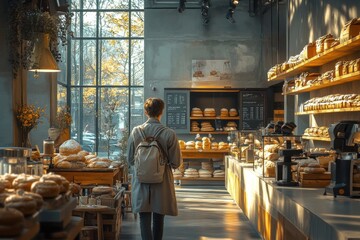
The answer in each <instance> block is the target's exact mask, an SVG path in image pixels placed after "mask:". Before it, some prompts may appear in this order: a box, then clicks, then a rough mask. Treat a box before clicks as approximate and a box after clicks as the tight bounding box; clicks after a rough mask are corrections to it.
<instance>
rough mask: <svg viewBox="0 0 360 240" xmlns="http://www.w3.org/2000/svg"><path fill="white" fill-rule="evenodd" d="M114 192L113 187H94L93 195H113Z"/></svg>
mask: <svg viewBox="0 0 360 240" xmlns="http://www.w3.org/2000/svg"><path fill="white" fill-rule="evenodd" d="M113 192H114V190H113V188H112V187H109V186H97V187H94V188H93V189H92V191H91V193H92V194H95V195H103V194H110V195H111V194H113Z"/></svg>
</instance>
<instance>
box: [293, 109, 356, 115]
mask: <svg viewBox="0 0 360 240" xmlns="http://www.w3.org/2000/svg"><path fill="white" fill-rule="evenodd" d="M340 112H360V108H359V107H353V108H334V109H323V110H313V111H303V112H296V113H295V115H309V114H323V113H340Z"/></svg>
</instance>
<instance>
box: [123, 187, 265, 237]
mask: <svg viewBox="0 0 360 240" xmlns="http://www.w3.org/2000/svg"><path fill="white" fill-rule="evenodd" d="M176 194H177V201H178V208H179V215H178V216H176V217H170V216H166V217H165V226H164V237H163V240H180V239H181V240H192V239H194V240H195V239H200V240H220V239H222V240H235V239H236V240H237V239H239V240H240V239H241V240H249V239H261V237H260V236H259V234H258V233H257V231H256V230H255V229H254V228H253V226H252V225H251V224H250V222H249V221H248V219H247V218H246V216H245V215H244V214H243V213H242V211H241V209H240V208H239V207H238V206H237V205H236V204H235V203H234V202H233V200H232V199H231V197H230V195H229V194H228V193H227V191H226V189H225V188H224V187H223V186H179V187H177V190H176ZM120 239H122V240H123V239H125V240H138V239H139V240H140V239H141V237H140V227H139V218H137V219H136V220H135V219H134V217H133V214H127V215H126V216H125V218H124V220H123V222H122V227H121V238H120Z"/></svg>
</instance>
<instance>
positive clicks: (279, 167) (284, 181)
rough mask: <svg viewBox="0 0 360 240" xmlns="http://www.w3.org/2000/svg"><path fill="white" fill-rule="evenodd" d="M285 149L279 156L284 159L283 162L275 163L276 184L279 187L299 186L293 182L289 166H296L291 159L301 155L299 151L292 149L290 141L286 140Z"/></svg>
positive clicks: (301, 151)
mask: <svg viewBox="0 0 360 240" xmlns="http://www.w3.org/2000/svg"><path fill="white" fill-rule="evenodd" d="M285 144H286V149H283V150H280V151H279V155H280V156H283V157H284V161H277V162H276V172H275V178H276V182H275V183H276V184H277V185H279V186H299V183H298V182H296V181H293V179H292V171H291V166H293V165H297V163H295V162H292V161H291V159H292V157H293V156H299V155H301V154H302V153H303V150H301V149H292V148H291V140H286V141H285Z"/></svg>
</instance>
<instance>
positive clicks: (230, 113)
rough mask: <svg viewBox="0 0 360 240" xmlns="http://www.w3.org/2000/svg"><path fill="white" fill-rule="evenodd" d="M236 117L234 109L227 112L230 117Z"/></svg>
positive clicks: (236, 113)
mask: <svg viewBox="0 0 360 240" xmlns="http://www.w3.org/2000/svg"><path fill="white" fill-rule="evenodd" d="M237 115H238V112H237V110H236V109H235V108H230V110H229V116H230V117H236V116H237Z"/></svg>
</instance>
